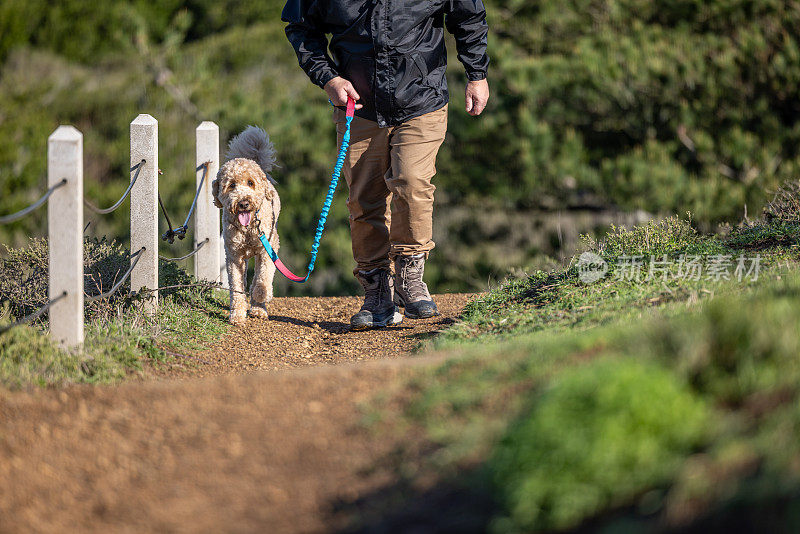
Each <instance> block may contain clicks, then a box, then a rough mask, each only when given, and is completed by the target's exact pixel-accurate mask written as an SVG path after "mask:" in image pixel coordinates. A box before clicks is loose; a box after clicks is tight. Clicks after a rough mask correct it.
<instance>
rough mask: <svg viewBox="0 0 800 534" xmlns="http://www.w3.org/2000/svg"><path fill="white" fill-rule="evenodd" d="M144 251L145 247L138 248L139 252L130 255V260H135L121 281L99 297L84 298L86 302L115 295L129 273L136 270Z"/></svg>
mask: <svg viewBox="0 0 800 534" xmlns="http://www.w3.org/2000/svg"><path fill="white" fill-rule="evenodd" d="M145 250H147V247H142V248H140V249H139V251H138V252H137V253H136V254H132V255H131V258H134V257H135V258H136V259H135V260H133V264H131V268H130V269H128V272H126V273H125V274H124V275H123V276H122V279H121V280H120V281H119V282H117V283H116V284H115V285H114V287H112V288H111V289H110V290H109V291H106V292H105V293H101V294H99V295H95V296H93V297H87V298H86V302H97V301H98V300H103V299H107V298H108V297H110V296H111V295H113V294H114V293H116V292H117V290H118V289H119V288H120V287H122V284H124V283H125V280H127V279H128V277H129V276H130V275H131V273H132V272H133V269H135V268H136V264H137V263H139V260H140V259H141V258H142V252H144V251H145Z"/></svg>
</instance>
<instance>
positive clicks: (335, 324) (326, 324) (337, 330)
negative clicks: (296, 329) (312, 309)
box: [269, 315, 350, 334]
mask: <svg viewBox="0 0 800 534" xmlns="http://www.w3.org/2000/svg"><path fill="white" fill-rule="evenodd" d="M269 320H270V321H277V322H279V323H288V324H293V325H295V326H302V327H304V328H313V327H314V325H319V327H320V328H321V329H323V330H325V331H326V332H330V333H331V334H346V333H347V332H349V331H350V325H349V324H347V323H343V322H341V321H305V320H303V319H298V318H296V317H286V316H285V315H270V316H269Z"/></svg>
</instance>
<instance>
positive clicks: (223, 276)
mask: <svg viewBox="0 0 800 534" xmlns="http://www.w3.org/2000/svg"><path fill="white" fill-rule="evenodd" d="M226 262H227V259H226V257H225V240H224V238H223V237H222V234H220V236H219V283H220V285H221V286H222V288H223V289H229V285H228V267H227V265H226Z"/></svg>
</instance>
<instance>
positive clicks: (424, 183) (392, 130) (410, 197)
mask: <svg viewBox="0 0 800 534" xmlns="http://www.w3.org/2000/svg"><path fill="white" fill-rule="evenodd" d="M334 120H335V121H336V131H337V132H338V134H339V135H338V142H339V144H341V142H342V135H344V130H345V121H344V112H343V111H342V110H339V109H337V110H336V111H335V112H334ZM446 132H447V106H444V107H443V108H441V109H439V110H437V111H433V112H431V113H427V114H425V115H422V116H421V117H417V118H415V119H411V120H409V121H407V122H404V123H403V124H401V125H399V126H392V127H389V128H379V127H378V124H377V123H375V122H372V121H369V120H366V119H360V118H358V117H356V118H355V119H353V123H352V125H351V129H350V136H351V137H350V150H349V151H348V153H347V159H346V160H345V164H344V176H345V179H346V180H347V186H348V187H349V188H350V196H349V197H348V199H347V207H348V208H349V210H350V234H351V239H352V242H353V258H354V259H355V260H356V264H357V267H356V269H355V271H356V272H357V271H368V270H371V269H374V268H377V267H382V268H388V267H389V265H390V262H391V260H392V259H394V258H395V257H397V256H400V255H403V256H408V255H415V254H420V253H424V254H425V256H426V257H427V255H428V253H429V252H430V251H431V250H433V247H434V246H435V244H434V242H433V192H434V191H435V190H436V186H434V185H433V184H432V183H431V179H432V178H433V177H434V175H435V174H436V155H437V153H438V152H439V147H441V146H442V142H443V141H444V137H445V134H446Z"/></svg>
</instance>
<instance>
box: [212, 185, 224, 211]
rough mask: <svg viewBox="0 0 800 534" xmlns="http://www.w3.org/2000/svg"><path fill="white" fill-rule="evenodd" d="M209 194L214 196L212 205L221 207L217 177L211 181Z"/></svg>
mask: <svg viewBox="0 0 800 534" xmlns="http://www.w3.org/2000/svg"><path fill="white" fill-rule="evenodd" d="M211 195H212V196H213V197H214V205H215V206H216V207H218V208H222V202H220V201H219V178H217V179H216V180H214V181H213V182H211Z"/></svg>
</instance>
